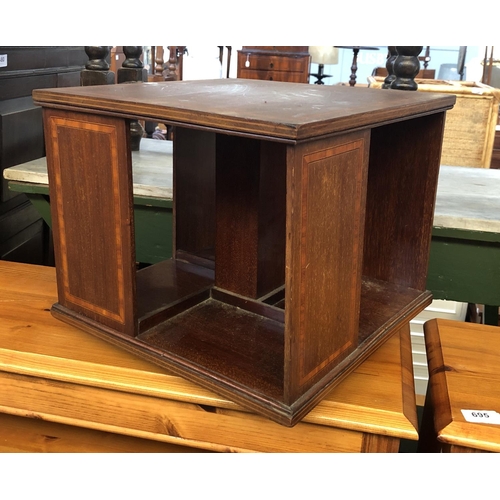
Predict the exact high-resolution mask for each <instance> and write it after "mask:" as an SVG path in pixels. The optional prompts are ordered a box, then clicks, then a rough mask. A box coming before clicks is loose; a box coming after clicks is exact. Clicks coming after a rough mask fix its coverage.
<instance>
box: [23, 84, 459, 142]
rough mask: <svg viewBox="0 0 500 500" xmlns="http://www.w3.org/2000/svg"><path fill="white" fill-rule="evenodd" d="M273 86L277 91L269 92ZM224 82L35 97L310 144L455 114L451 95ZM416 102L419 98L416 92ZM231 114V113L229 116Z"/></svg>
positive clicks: (50, 102) (35, 95) (115, 87)
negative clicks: (366, 129) (395, 123)
mask: <svg viewBox="0 0 500 500" xmlns="http://www.w3.org/2000/svg"><path fill="white" fill-rule="evenodd" d="M269 85H272V86H271V87H269ZM408 94H410V93H409V92H393V93H390V94H389V93H388V92H379V91H378V90H377V89H367V88H347V87H341V86H334V85H314V86H312V85H308V84H293V83H286V82H273V84H270V83H269V82H265V81H261V80H243V79H237V80H232V79H221V80H206V81H199V80H198V81H182V82H161V83H153V82H151V83H130V84H127V85H102V86H98V87H96V88H91V87H81V88H73V89H71V91H65V90H64V89H51V90H45V89H41V90H35V91H34V92H33V99H34V101H35V102H37V103H39V104H41V105H43V106H45V107H49V106H70V107H72V108H73V109H78V108H80V109H88V110H93V111H94V112H105V113H106V114H110V113H112V114H116V115H119V116H125V115H127V116H137V115H140V116H142V117H144V118H148V119H152V120H153V121H154V120H157V121H160V122H169V123H176V124H182V123H184V124H185V125H186V126H189V127H190V128H191V127H194V126H198V127H207V128H210V129H211V130H213V129H222V130H224V131H225V133H230V134H235V133H249V134H254V135H257V136H259V137H263V136H267V137H268V138H272V139H280V138H282V139H291V140H298V139H306V138H311V137H317V136H321V135H326V134H331V133H335V132H341V131H345V130H348V129H352V128H361V127H366V126H374V125H377V124H382V123H385V122H391V121H399V120H401V119H404V118H405V117H408V116H414V115H418V114H428V113H432V112H435V111H436V110H442V109H449V108H451V107H452V106H453V104H454V102H455V96H451V95H440V94H432V95H424V94H423V93H421V92H419V93H418V94H417V93H415V94H417V95H411V96H410V95H408ZM412 94H413V92H412ZM228 110H230V112H229V113H228Z"/></svg>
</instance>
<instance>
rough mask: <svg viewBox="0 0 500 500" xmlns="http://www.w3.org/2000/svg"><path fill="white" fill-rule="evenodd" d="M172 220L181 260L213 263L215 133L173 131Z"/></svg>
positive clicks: (183, 129) (181, 129)
mask: <svg viewBox="0 0 500 500" xmlns="http://www.w3.org/2000/svg"><path fill="white" fill-rule="evenodd" d="M194 144H196V147H193V145H194ZM174 217H175V224H174V227H173V230H174V241H175V243H174V246H175V250H176V252H179V251H182V252H185V255H184V257H183V258H189V254H191V255H193V256H199V257H203V258H209V259H211V260H213V259H214V252H215V134H213V133H211V132H203V131H200V130H190V129H187V128H184V127H177V128H176V130H175V134H174ZM174 255H175V254H174Z"/></svg>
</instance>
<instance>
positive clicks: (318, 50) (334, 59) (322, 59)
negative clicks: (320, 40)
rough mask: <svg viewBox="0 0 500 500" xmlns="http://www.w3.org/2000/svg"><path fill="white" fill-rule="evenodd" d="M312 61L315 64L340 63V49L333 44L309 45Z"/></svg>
mask: <svg viewBox="0 0 500 500" xmlns="http://www.w3.org/2000/svg"><path fill="white" fill-rule="evenodd" d="M309 54H311V62H313V63H315V64H338V62H339V49H337V48H336V47H333V46H331V47H330V46H327V45H325V46H319V45H316V46H313V47H309Z"/></svg>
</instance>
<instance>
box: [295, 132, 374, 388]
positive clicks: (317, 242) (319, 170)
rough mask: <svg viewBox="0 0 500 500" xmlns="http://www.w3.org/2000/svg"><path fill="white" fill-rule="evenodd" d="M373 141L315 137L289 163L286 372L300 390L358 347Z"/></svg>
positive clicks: (359, 137) (357, 137) (355, 137)
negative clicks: (366, 198)
mask: <svg viewBox="0 0 500 500" xmlns="http://www.w3.org/2000/svg"><path fill="white" fill-rule="evenodd" d="M368 143H369V138H368V135H367V133H366V135H365V134H361V133H359V134H350V135H348V136H346V137H342V138H337V139H334V140H332V141H330V142H327V141H326V140H324V141H318V142H315V143H310V144H307V145H306V146H304V147H301V148H297V150H296V151H297V153H296V156H295V158H293V160H292V162H291V166H290V167H291V168H290V167H289V178H288V191H287V196H288V220H287V234H288V235H289V237H290V245H289V246H288V247H287V268H288V269H289V273H288V276H287V296H286V307H285V314H286V321H287V324H286V329H287V338H286V342H287V345H286V347H285V349H286V352H289V353H290V359H289V361H288V363H287V365H288V367H289V371H288V374H287V375H286V376H287V377H288V380H289V382H291V381H292V380H294V381H295V383H291V387H294V386H295V387H301V392H303V391H304V390H306V389H307V388H309V387H311V386H312V385H313V384H314V383H315V382H316V381H318V380H319V379H320V378H321V377H322V376H324V375H325V373H327V370H328V369H331V366H332V364H333V363H336V364H337V363H338V362H339V361H341V360H342V359H344V358H345V357H346V356H347V355H348V354H349V353H351V352H352V351H353V350H354V349H355V348H356V347H357V337H358V323H359V305H360V286H361V262H362V253H363V221H364V214H365V191H366V177H367V147H368ZM292 165H293V166H292ZM300 186H301V187H300ZM295 235H297V237H295ZM318 290H321V293H318ZM289 306H291V307H289ZM296 396H297V394H295V395H294V396H293V398H295V397H296Z"/></svg>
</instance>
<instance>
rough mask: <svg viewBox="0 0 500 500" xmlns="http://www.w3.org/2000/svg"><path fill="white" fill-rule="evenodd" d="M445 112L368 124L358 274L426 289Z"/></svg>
mask: <svg viewBox="0 0 500 500" xmlns="http://www.w3.org/2000/svg"><path fill="white" fill-rule="evenodd" d="M444 118H445V113H444V112H442V113H438V114H434V115H428V116H424V117H420V118H414V119H411V120H407V121H404V122H399V123H394V124H391V125H385V126H382V127H378V128H375V129H373V130H372V140H371V148H370V165H369V170H368V192H367V202H366V206H367V209H366V233H365V248H364V266H363V275H365V276H368V277H370V278H375V279H379V280H383V281H387V282H390V283H393V284H396V285H403V286H407V287H410V288H415V289H417V290H425V284H426V276H427V268H428V262H429V252H430V241H431V231H432V219H433V214H434V205H435V199H436V191H437V179H438V175H439V165H440V158H441V145H442V137H443V130H444Z"/></svg>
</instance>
